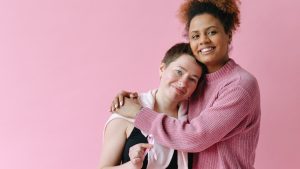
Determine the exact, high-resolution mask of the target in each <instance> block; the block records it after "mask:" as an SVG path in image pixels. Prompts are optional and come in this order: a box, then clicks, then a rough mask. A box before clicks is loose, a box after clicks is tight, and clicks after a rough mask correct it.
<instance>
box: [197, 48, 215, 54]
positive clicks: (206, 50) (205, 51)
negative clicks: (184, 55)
mask: <svg viewBox="0 0 300 169" xmlns="http://www.w3.org/2000/svg"><path fill="white" fill-rule="evenodd" d="M213 49H214V48H213V47H208V48H204V49H201V51H200V52H201V53H202V54H207V53H209V52H211V51H212V50H213Z"/></svg>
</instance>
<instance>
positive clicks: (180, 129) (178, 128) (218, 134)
mask: <svg viewBox="0 0 300 169" xmlns="http://www.w3.org/2000/svg"><path fill="white" fill-rule="evenodd" d="M235 92H236V91H235ZM239 92H241V94H240V97H236V95H232V96H230V95H229V94H227V93H225V95H226V99H224V100H225V101H226V102H225V103H224V102H222V100H221V99H220V100H221V101H218V102H215V105H214V106H212V107H210V108H207V109H206V110H204V111H202V112H201V113H198V114H199V116H197V117H196V118H194V119H192V120H191V121H190V122H189V123H188V122H182V121H179V120H176V119H174V118H170V117H168V116H166V115H164V114H162V113H156V112H154V111H153V110H150V109H148V108H143V109H142V111H141V112H140V113H139V114H138V115H137V117H136V120H135V126H136V127H137V128H139V129H141V130H142V131H144V132H146V133H148V134H152V135H153V136H154V138H155V140H156V141H157V142H159V143H160V144H162V145H165V146H167V147H171V148H173V149H177V150H180V151H185V152H200V151H203V150H205V149H206V148H208V147H210V146H212V145H213V144H215V143H216V142H218V141H221V140H222V139H223V138H225V137H227V136H229V135H231V134H232V135H233V134H236V133H239V132H240V131H242V130H243V129H244V128H245V127H246V124H244V123H242V124H240V122H241V121H243V120H244V119H245V117H246V116H247V115H248V114H249V113H250V112H252V111H253V109H252V108H251V106H249V105H251V101H252V100H251V99H250V97H249V96H248V95H247V93H243V92H244V91H242V90H241V91H239ZM237 126H238V127H237ZM233 130H234V132H232V131H233ZM229 133H230V134H229ZM227 134H228V135H227Z"/></svg>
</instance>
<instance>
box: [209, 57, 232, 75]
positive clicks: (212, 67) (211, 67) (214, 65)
mask: <svg viewBox="0 0 300 169" xmlns="http://www.w3.org/2000/svg"><path fill="white" fill-rule="evenodd" d="M228 61H229V57H228V56H227V57H226V58H224V60H222V61H220V63H212V64H206V67H207V71H208V73H214V72H216V71H218V70H219V69H221V68H222V67H223V66H224V65H225V64H226V63H227V62H228Z"/></svg>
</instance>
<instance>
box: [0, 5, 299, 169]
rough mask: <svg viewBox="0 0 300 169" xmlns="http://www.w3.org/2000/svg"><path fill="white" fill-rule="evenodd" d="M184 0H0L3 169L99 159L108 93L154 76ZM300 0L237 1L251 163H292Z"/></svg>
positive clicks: (176, 34) (144, 85)
mask: <svg viewBox="0 0 300 169" xmlns="http://www.w3.org/2000/svg"><path fill="white" fill-rule="evenodd" d="M181 2H182V1H181V0H164V1H161V0H153V1H140V0H129V1H123V0H115V1H99V0H64V1H61V0H43V1H41V0H27V1H22V0H0V168H1V169H17V168H23V169H41V168H43V169H71V168H72V169H87V168H96V167H97V165H98V162H99V156H100V154H101V139H102V136H101V134H102V128H103V125H104V122H105V121H106V119H107V117H108V116H109V113H108V112H107V110H108V108H109V105H110V102H111V99H112V98H113V96H114V95H115V94H116V93H117V92H118V91H120V90H121V89H128V90H133V91H145V90H147V89H149V88H154V87H156V86H157V84H158V66H159V62H160V59H161V58H162V56H163V54H164V52H165V51H166V49H167V48H168V47H170V46H171V45H172V44H174V43H175V42H179V41H183V40H184V39H183V37H182V36H181V35H182V30H183V26H182V25H180V24H179V22H178V21H177V19H176V17H175V15H176V10H177V8H178V7H179V4H180V3H181ZM299 7H300V3H299V1H297V0H289V1H285V0H277V1H274V0H264V1H258V0H256V1H253V0H244V1H243V2H242V6H241V8H242V25H241V28H240V30H239V31H238V32H237V33H236V34H235V36H234V41H233V46H234V47H233V51H232V52H231V57H232V58H234V59H235V60H236V61H237V62H238V63H239V64H240V65H242V66H243V67H245V68H246V69H248V70H249V71H250V72H252V73H253V74H254V75H255V76H256V77H257V79H258V81H259V84H260V88H261V103H262V121H261V135H260V141H259V146H258V149H257V158H256V167H257V168H261V169H282V168H289V169H296V168H299V166H300V161H299V156H300V149H299V146H298V144H299V142H300V135H299V130H300V125H299V119H300V115H299V107H298V106H299V103H300V102H299V101H300V97H299V94H300V93H299V89H297V87H299V86H300V79H299V77H300V76H299V73H300V71H299V66H300V65H299V62H300V59H299V57H300V52H299V51H300V50H299V42H298V41H299V38H300V33H299V30H300V23H299V16H300V10H299Z"/></svg>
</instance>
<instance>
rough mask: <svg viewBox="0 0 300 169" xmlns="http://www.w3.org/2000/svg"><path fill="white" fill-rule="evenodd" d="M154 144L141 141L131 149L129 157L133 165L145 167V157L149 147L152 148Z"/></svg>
mask: <svg viewBox="0 0 300 169" xmlns="http://www.w3.org/2000/svg"><path fill="white" fill-rule="evenodd" d="M152 146H153V145H152V144H147V143H139V144H136V145H134V146H132V147H130V149H129V157H130V161H131V163H132V165H133V166H134V167H135V168H142V167H143V161H144V158H145V152H146V150H147V149H151V148H152Z"/></svg>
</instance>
